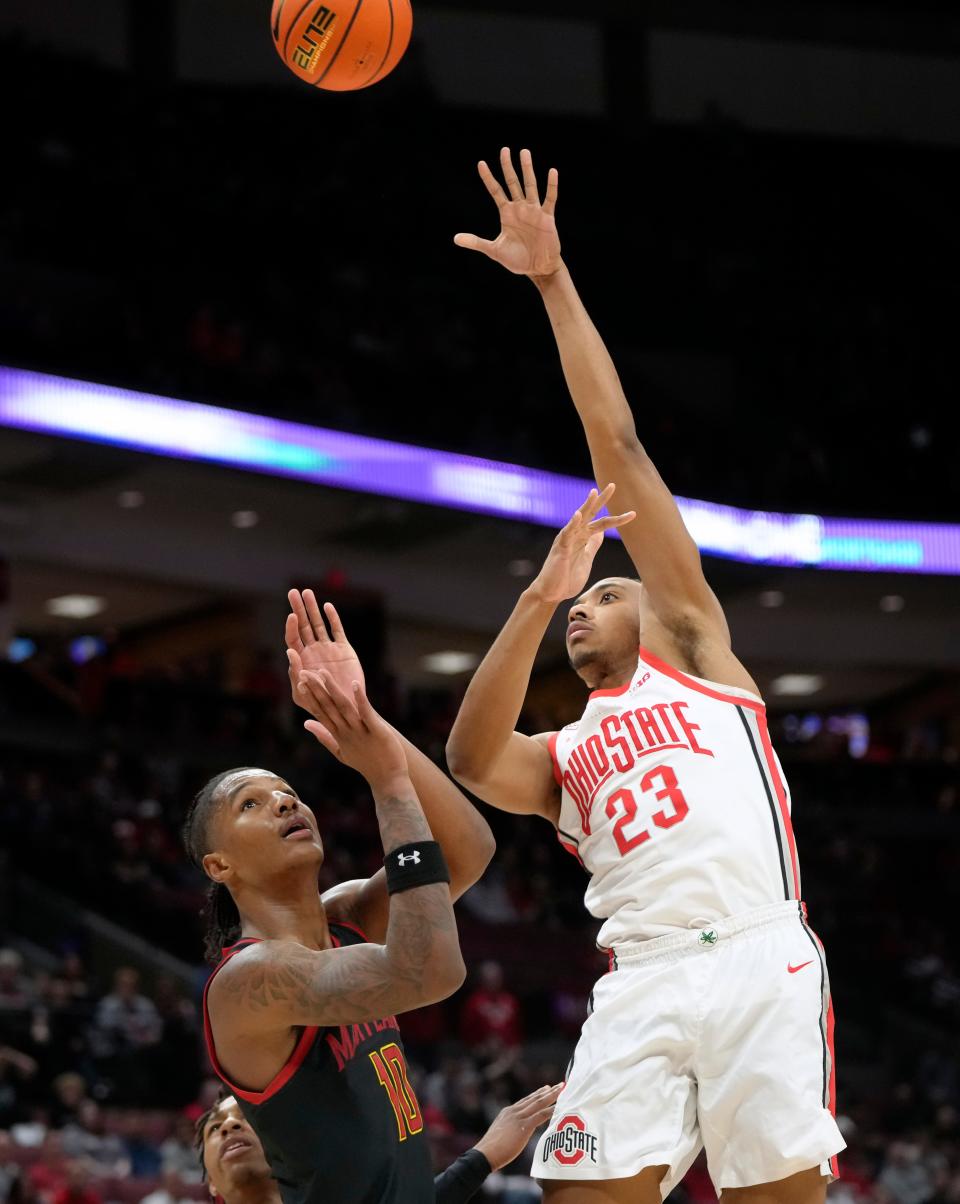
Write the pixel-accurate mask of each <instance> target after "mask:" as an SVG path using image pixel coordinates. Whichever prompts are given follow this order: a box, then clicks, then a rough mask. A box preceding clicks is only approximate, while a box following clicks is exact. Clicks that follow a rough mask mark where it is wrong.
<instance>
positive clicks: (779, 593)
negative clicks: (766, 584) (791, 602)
mask: <svg viewBox="0 0 960 1204" xmlns="http://www.w3.org/2000/svg"><path fill="white" fill-rule="evenodd" d="M785 599H786V595H785V594H784V592H783V590H781V589H765V590H764V591H763V593H762V594H761V595H760V597H759V598H758V599H757V601H758V602H759V603H760V605H761V606H766V607H767V609H768V610H774V609H776V607H778V606H782V605H783V603H784V601H785Z"/></svg>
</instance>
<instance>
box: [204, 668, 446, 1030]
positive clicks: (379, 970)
mask: <svg viewBox="0 0 960 1204" xmlns="http://www.w3.org/2000/svg"><path fill="white" fill-rule="evenodd" d="M326 685H327V689H328V691H329V694H328V699H329V701H328V703H327V704H326V707H325V713H324V721H323V722H322V723H321V722H319V721H317V720H314V719H310V720H308V721H307V723H306V724H305V725H304V726H305V727H306V728H307V729H308V730H309V731H311V732H313V734H314V735H315V736H316V737H317V739H318V740H319V741H320V743H321V744H323V745H324V746H325V747H326V748H328V749H329V750H330V751H331V752H332V753H333V754H334V756H336V757H337V758H338V759H339V760H340V761H342V762H343V763H344V764H346V765H350V766H351V767H352V768H354V769H357V770H358V771H359V772H361V773H362V774H363V775H364V777H365V778H366V779H367V781H368V782H369V784H370V788H371V790H372V792H373V797H374V802H375V803H376V809H377V820H378V822H379V824H380V836H381V839H382V841H383V849H384V852H385V853H389V852H391V851H392V850H393V849H395V848H397V847H398V846H400V845H404V844H409V843H411V842H415V841H418V840H432V839H433V836H432V834H431V832H430V826H429V824H428V823H427V821H426V819H425V818H424V814H423V811H422V809H421V807H420V803H419V801H418V799H417V795H416V791H415V790H414V788H413V785H412V783H411V781H410V777H409V774H408V772H407V761H406V754H405V752H404V748H403V745H402V744H401V742H400V740H399V738H398V736H397V734H396V733H395V732H394V731H393V729H392V728H391V727H390V725H389V724H387V723H385V722H384V720H383V719H381V718H380V716H379V715H378V714H377V713H376V711H374V709H373V707H371V705H370V703H369V702H368V701H367V698H366V696H365V694H364V693H363V690H362V688H359V687H356V688H355V697H356V705H355V704H354V701H353V700H351V699H349V698H347V697H346V695H345V694H343V692H342V691H341V690H340V688H339V687H338V686H337V685H336V683H334V682H333V681H332V680H330V679H328V680H327V683H326ZM465 976H466V970H465V968H464V964H463V958H462V956H461V954H460V943H459V940H458V937H457V926H456V921H455V920H454V916H453V904H452V902H451V899H450V888H449V886H447V884H446V883H443V882H440V883H433V884H431V885H429V886H419V887H414V888H413V889H412V890H407V891H402V892H401V893H399V894H395V895H393V896H392V897H391V899H390V915H389V920H388V923H387V932H386V939H385V941H384V943H383V944H382V945H371V944H368V945H350V946H347V947H346V948H343V949H322V950H316V949H308V948H306V946H304V945H301V944H299V943H297V942H296V941H292V940H273V941H263V942H261V943H260V944H257V945H252V946H250V947H249V948H247V949H246V950H244V951H243V953H241V954H239V955H238V956H236V957H233V958H231V959H230V961H228V962H227V963H226V965H225V966H224V967H223V969H222V970H220V971H219V972H218V974H217V975H216V977H215V978H214V979H213V982H212V983H211V984H210V995H209V1000H208V1002H209V1007H210V1010H211V1014H213V1013H214V1012H216V1013H217V1016H218V1019H222V1020H223V1021H225V1023H226V1025H227V1027H228V1028H229V1030H230V1033H231V1035H232V1036H234V1037H235V1036H237V1035H238V1034H241V1033H246V1034H254V1033H264V1032H270V1031H273V1032H276V1031H278V1030H284V1029H289V1028H290V1027H293V1026H297V1025H328V1024H350V1023H357V1022H360V1021H362V1020H370V1019H375V1018H378V1017H382V1016H388V1015H392V1014H395V1013H397V1012H407V1011H410V1010H411V1009H413V1008H418V1007H423V1006H424V1005H425V1004H428V1003H435V1002H436V1001H437V1000H440V999H445V998H446V997H447V996H448V995H452V994H453V992H454V991H455V990H457V988H458V987H459V986H460V985H461V984H462V982H463V980H464V977H465Z"/></svg>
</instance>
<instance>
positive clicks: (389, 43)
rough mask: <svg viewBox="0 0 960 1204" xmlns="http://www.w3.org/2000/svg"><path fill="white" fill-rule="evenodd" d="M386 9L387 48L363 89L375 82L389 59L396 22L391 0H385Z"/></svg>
mask: <svg viewBox="0 0 960 1204" xmlns="http://www.w3.org/2000/svg"><path fill="white" fill-rule="evenodd" d="M387 7H388V8H389V9H390V37H389V38H388V39H387V48H386V50H385V51H384V52H383V58H382V59H381V60H380V65H379V66H378V67H377V69H376V71H374V73H373V75H371V76H370V78H369V79H368V80H367V82H366V83H365V84H364V85H363V86H364V87H365V88H369V87H370V85H371V84H372V83H375V82H376V79H377V76H378V75H379V74H380V72H381V71H382V70H383V66H384V63H386V61H387V59H388V58H389V57H390V51H391V49H392V48H393V31H394V29H396V20H395V18H394V15H393V0H387Z"/></svg>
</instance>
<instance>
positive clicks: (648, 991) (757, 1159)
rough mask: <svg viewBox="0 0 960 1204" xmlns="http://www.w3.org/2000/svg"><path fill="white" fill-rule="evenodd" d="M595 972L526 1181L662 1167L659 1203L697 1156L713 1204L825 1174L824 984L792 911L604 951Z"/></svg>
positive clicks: (827, 1047)
mask: <svg viewBox="0 0 960 1204" xmlns="http://www.w3.org/2000/svg"><path fill="white" fill-rule="evenodd" d="M697 923H698V925H699V924H700V922H699V921H698V922H697ZM610 965H611V970H610V973H608V974H606V975H604V977H603V978H601V979H600V981H599V982H598V983H597V985H596V987H595V989H594V992H593V996H592V1010H591V1012H590V1014H589V1016H588V1018H587V1021H586V1023H585V1024H584V1026H583V1032H582V1035H581V1037H580V1040H579V1042H578V1043H577V1048H576V1051H575V1053H574V1057H573V1061H572V1063H571V1065H570V1068H569V1070H568V1073H567V1082H566V1086H565V1087H564V1089H563V1091H562V1092H561V1094H560V1098H559V1100H558V1101H557V1106H556V1109H555V1110H554V1113H553V1117H552V1118H551V1121H550V1124H549V1125H548V1127H547V1129H546V1131H545V1133H544V1134H543V1136H542V1137H541V1138H540V1141H539V1143H538V1145H537V1150H536V1154H535V1155H534V1161H533V1167H532V1170H531V1174H532V1175H533V1176H534V1177H535V1178H537V1179H622V1178H628V1177H629V1176H631V1175H635V1174H637V1172H638V1171H640V1170H642V1169H643V1168H644V1167H646V1166H663V1165H666V1166H668V1167H669V1170H668V1171H667V1173H666V1175H665V1176H664V1178H663V1181H662V1183H661V1185H660V1189H661V1195H662V1196H663V1197H666V1195H667V1194H668V1193H669V1192H670V1190H671V1189H672V1188H673V1187H674V1186H675V1185H676V1184H677V1183H678V1182H679V1181H680V1180H681V1179H682V1178H683V1176H684V1175H685V1174H686V1172H687V1170H688V1169H689V1167H690V1165H691V1163H692V1162H693V1160H694V1159H695V1158H696V1156H697V1154H698V1153H699V1152H700V1150H701V1149H702V1148H706V1152H707V1165H708V1167H709V1171H710V1177H711V1179H712V1180H713V1185H714V1187H715V1188H716V1191H717V1194H718V1195H719V1194H720V1192H721V1191H722V1190H723V1189H724V1188H728V1187H749V1186H752V1185H754V1184H757V1183H770V1182H774V1181H776V1180H777V1179H785V1178H786V1177H787V1176H788V1175H792V1174H795V1173H796V1172H797V1171H802V1170H807V1169H809V1168H811V1167H815V1166H819V1167H820V1169H821V1172H822V1173H823V1175H824V1176H826V1177H828V1178H830V1179H832V1178H834V1177H835V1176H836V1173H837V1165H836V1157H835V1155H836V1154H838V1153H839V1151H840V1150H842V1149H843V1148H844V1145H845V1142H844V1140H843V1138H842V1137H841V1136H840V1130H839V1129H838V1128H837V1124H836V1121H835V1120H834V1118H833V1111H834V1102H835V1094H834V1068H833V1009H832V1007H831V1005H830V984H829V980H828V978H827V964H826V959H825V957H824V954H823V947H822V946H821V944H820V941H819V940H818V939H817V937H816V936H815V934H814V933H813V932H812V931H811V929H810V928H809V927H808V925H807V922H806V910H805V908H804V906H803V904H802V903H799V902H796V901H792V902H786V903H774V904H771V905H770V906H767V907H762V908H758V909H756V910H754V911H750V912H744V913H742V914H741V915H736V916H729V917H727V918H726V919H723V920H717V921H712V922H709V923H704V924H703V926H702V927H699V926H698V927H697V928H696V929H694V928H691V930H690V931H689V932H678V933H672V934H670V935H669V936H664V937H658V938H656V939H654V940H649V941H639V942H637V943H635V944H624V945H618V946H617V947H616V948H615V949H614V950H611V953H610Z"/></svg>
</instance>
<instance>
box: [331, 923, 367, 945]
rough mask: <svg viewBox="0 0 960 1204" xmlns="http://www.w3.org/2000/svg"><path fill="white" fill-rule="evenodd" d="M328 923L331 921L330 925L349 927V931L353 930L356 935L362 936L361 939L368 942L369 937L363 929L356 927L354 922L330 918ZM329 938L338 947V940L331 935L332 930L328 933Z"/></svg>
mask: <svg viewBox="0 0 960 1204" xmlns="http://www.w3.org/2000/svg"><path fill="white" fill-rule="evenodd" d="M330 923H331V925H336V927H337V928H349V929H350V931H351V932H355V933H356V934H357V936H362V937H363V939H364V940H365V941H366V942H367V943H368V944H369V942H370V938H369V937H368V936H367V934H366V933H365V932H364V931H363V929H362V928H358V927H357V926H356V924H350V923H348V922H347V921H346V920H331V921H330ZM330 939H331V940H332V941H333V943H334V944H335V945H336V947H337V948H338V949H339V948H340V942H339V941H338V940H337V938H336V937H335V936H334V935H333V933H332V932H331V933H330Z"/></svg>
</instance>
